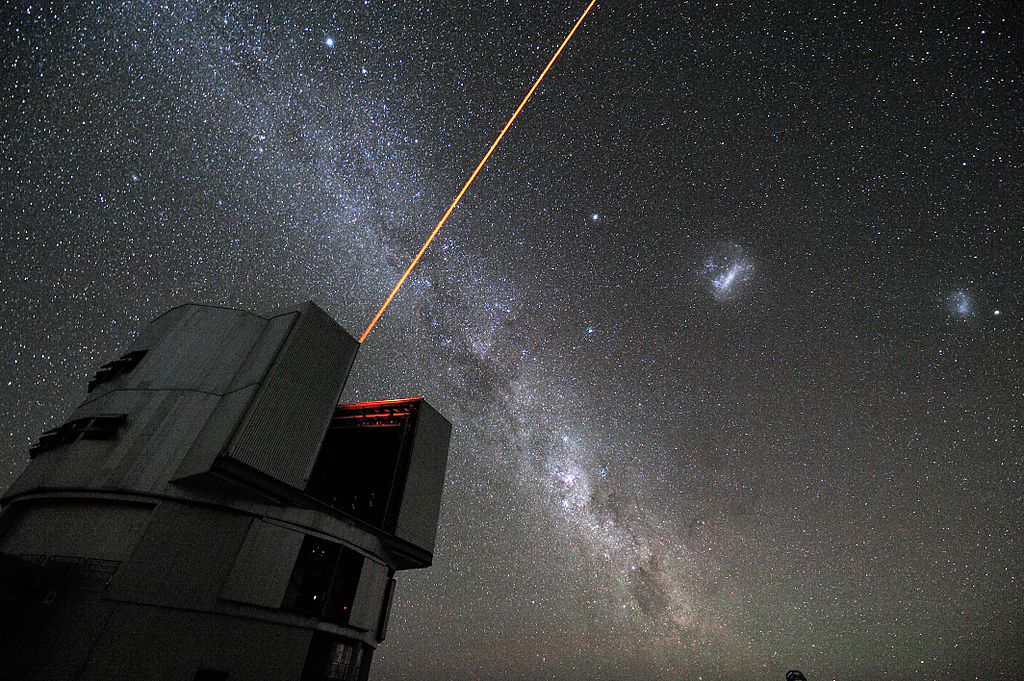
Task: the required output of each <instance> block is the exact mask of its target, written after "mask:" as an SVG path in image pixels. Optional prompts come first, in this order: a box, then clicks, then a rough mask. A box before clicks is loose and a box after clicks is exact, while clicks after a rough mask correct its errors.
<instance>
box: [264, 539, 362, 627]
mask: <svg viewBox="0 0 1024 681" xmlns="http://www.w3.org/2000/svg"><path fill="white" fill-rule="evenodd" d="M362 570H363V556H362V555H361V554H359V553H357V552H355V551H353V550H352V549H349V548H346V547H343V546H341V545H339V544H335V543H334V542H329V541H326V540H324V539H320V538H318V537H306V539H305V540H304V541H303V542H302V547H301V548H300V549H299V555H298V557H297V558H296V559H295V567H294V568H293V569H292V575H291V578H290V579H289V580H288V588H287V589H286V590H285V594H284V600H283V601H282V602H281V608H282V609H283V610H291V611H292V612H298V613H302V614H304V615H311V616H314V617H319V618H321V619H324V620H329V621H331V622H336V623H338V624H347V623H348V619H349V616H350V615H351V614H352V603H353V602H354V601H355V597H356V589H357V588H358V587H359V576H360V574H361V573H362Z"/></svg>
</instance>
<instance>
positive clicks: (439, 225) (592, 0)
mask: <svg viewBox="0 0 1024 681" xmlns="http://www.w3.org/2000/svg"><path fill="white" fill-rule="evenodd" d="M596 2H597V0H590V4H589V5H587V8H586V9H585V10H583V14H581V15H580V18H579V19H577V20H576V23H575V24H574V25H573V27H572V30H570V31H569V34H568V35H566V36H565V40H563V41H562V44H561V45H559V46H558V49H557V50H556V51H555V54H554V56H553V57H551V61H549V62H548V65H547V66H545V67H544V70H543V71H541V72H540V75H539V76H537V80H535V81H533V86H532V87H531V88H530V91H529V92H527V93H526V96H525V97H523V101H521V102H519V106H518V107H516V110H515V113H513V114H512V117H511V118H509V119H508V123H506V124H505V127H504V128H502V129H501V132H500V133H498V136H497V138H495V140H494V142H493V143H492V144H491V148H490V149H488V150H487V153H486V154H484V157H483V158H482V159H480V163H478V164H477V166H476V169H475V170H474V171H473V174H472V175H470V176H469V179H468V180H466V184H464V185H462V191H460V192H459V194H458V196H456V197H455V200H454V201H452V205H450V206H448V210H446V211H445V213H444V215H443V216H442V217H441V220H440V222H438V223H437V226H436V227H434V231H433V232H431V233H430V236H428V237H427V240H426V242H425V243H424V244H423V247H422V248H420V251H419V253H417V254H416V257H414V258H413V259H412V262H411V263H409V267H407V268H406V270H405V274H403V275H402V278H401V279H399V280H398V283H397V284H395V288H393V289H392V290H391V294H390V295H389V296H388V297H387V300H385V301H384V304H383V305H381V306H380V309H379V310H377V314H376V316H374V318H373V321H371V322H370V325H369V326H367V327H366V331H363V335H362V336H360V337H359V342H360V343H362V342H363V341H365V340H366V337H367V336H369V335H370V331H371V330H372V329H373V327H374V326H375V325H376V324H377V322H378V321H379V320H380V318H381V317H382V316H383V315H384V310H386V309H388V305H390V304H391V301H392V300H394V299H395V296H396V295H398V289H400V288H402V284H404V283H405V280H406V279H408V278H409V274H410V273H411V272H412V271H413V268H415V267H416V265H417V263H419V261H420V258H422V257H423V254H424V253H425V252H426V250H427V248H429V247H430V242H432V241H433V240H434V237H436V236H437V234H438V232H440V231H441V228H442V227H444V223H445V222H447V221H448V216H450V215H451V214H452V211H454V210H455V206H457V205H459V201H461V200H462V196H463V195H464V194H465V193H466V190H467V189H469V185H471V184H473V180H475V179H476V176H477V174H479V172H480V169H481V168H483V167H484V164H485V163H487V159H489V158H490V157H491V154H492V153H494V150H495V148H497V146H498V143H499V142H501V138H502V137H504V136H505V133H506V132H508V129H509V128H511V127H512V123H513V122H514V121H515V120H516V117H517V116H518V115H519V112H520V111H522V110H523V107H524V106H526V102H527V101H529V99H530V96H531V95H533V91H534V90H536V89H537V86H538V85H540V81H542V80H543V79H544V76H546V75H547V73H548V70H549V69H550V68H551V65H552V64H554V63H555V60H556V59H558V55H560V54H562V50H563V49H565V46H566V45H568V44H569V40H570V39H571V38H572V36H573V34H574V33H576V29H577V28H579V27H580V24H582V23H583V20H584V19H585V18H586V17H587V14H589V13H590V8H591V7H593V6H594V4H595V3H596Z"/></svg>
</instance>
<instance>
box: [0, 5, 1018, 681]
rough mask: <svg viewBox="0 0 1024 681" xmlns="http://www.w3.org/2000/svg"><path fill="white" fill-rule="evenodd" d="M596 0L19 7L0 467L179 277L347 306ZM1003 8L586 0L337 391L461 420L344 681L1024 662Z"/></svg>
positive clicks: (18, 460)
mask: <svg viewBox="0 0 1024 681" xmlns="http://www.w3.org/2000/svg"><path fill="white" fill-rule="evenodd" d="M585 4H586V3H585V1H584V0H578V1H577V0H573V1H572V2H566V1H561V2H554V1H550V0H472V1H470V2H461V3H449V2H443V1H441V0H437V1H429V0H428V1H426V2H394V3H387V2H381V1H380V0H359V1H358V2H349V1H346V2H339V3H336V4H334V5H301V4H297V3H281V4H278V3H270V2H211V3H195V5H198V6H195V5H193V4H187V5H186V4H178V3H173V2H172V3H166V2H142V1H140V2H123V3H120V4H117V3H109V4H107V3H95V2H91V3H72V4H69V5H66V6H51V5H47V4H35V3H33V4H31V6H30V5H28V4H27V3H24V2H16V3H13V5H8V6H7V9H6V10H5V13H4V15H3V16H4V18H3V19H0V22H2V24H0V36H2V46H3V48H2V49H3V51H2V70H0V74H2V75H0V80H2V82H3V87H2V89H0V92H2V95H0V98H2V99H0V101H2V105H0V106H2V111H3V113H2V117H0V125H2V127H0V257H2V261H0V262H2V263H3V266H2V268H0V270H2V271H0V306H2V307H0V367H2V370H3V373H2V375H0V379H2V380H0V424H2V432H0V487H6V485H7V484H8V483H10V482H11V481H12V480H13V479H14V477H15V476H16V474H17V473H18V472H19V471H20V470H21V469H22V468H23V467H24V465H25V463H26V461H27V449H28V446H29V445H30V444H31V443H32V442H33V441H34V440H35V439H36V438H37V437H38V435H39V434H40V433H41V432H42V431H43V430H45V429H47V428H49V427H52V426H54V425H57V424H59V423H60V422H62V421H63V419H64V418H65V417H66V416H67V414H68V413H69V412H70V410H71V409H72V408H73V407H74V405H76V404H77V403H78V402H79V401H80V400H81V399H83V397H84V395H85V385H86V382H87V381H88V379H89V377H90V376H91V375H92V374H93V372H94V371H95V370H96V368H97V367H98V366H99V365H101V364H103V363H104V362H107V361H109V360H111V359H114V358H116V357H117V356H118V355H120V354H121V353H122V352H123V350H124V348H125V347H126V346H127V344H128V343H129V342H130V340H131V338H132V337H133V336H134V335H135V334H136V333H137V332H138V331H139V330H140V329H141V328H142V326H143V325H144V324H145V323H146V322H147V321H149V320H150V319H152V318H153V317H155V316H156V315H158V314H160V313H161V312H163V311H165V310H167V309H168V308H170V307H172V306H175V305H178V304H181V303H185V302H199V303H209V304H214V305H225V306H230V307H240V308H244V309H249V310H253V311H257V312H268V311H270V310H272V309H274V308H275V307H277V306H280V305H286V304H292V303H294V302H297V301H301V300H305V299H313V300H314V301H316V302H317V303H318V304H319V305H321V306H322V307H323V308H324V309H325V310H327V311H328V312H329V313H330V314H331V315H332V316H334V317H335V318H336V319H337V320H338V321H339V322H340V323H342V325H343V326H345V327H346V328H347V329H348V330H349V332H350V333H352V334H353V335H355V336H358V335H359V334H360V333H361V332H362V330H363V329H364V328H365V326H366V324H367V323H368V322H369V320H370V318H371V317H372V315H373V313H374V312H375V311H376V309H377V307H378V306H379V305H380V303H381V302H382V301H383V299H384V298H385V296H386V295H387V293H388V291H389V290H390V289H391V287H392V286H393V285H394V283H395V282H396V281H397V279H398V277H399V276H400V275H401V272H402V270H403V269H404V268H405V266H406V265H407V264H408V262H409V260H410V259H411V257H412V255H413V254H414V253H415V252H416V250H417V249H418V248H419V246H420V244H421V243H422V241H423V239H424V238H425V236H426V235H427V234H428V233H429V232H430V230H431V229H432V228H433V226H434V224H435V223H436V222H437V220H438V218H439V217H440V216H441V214H442V213H443V212H444V210H445V208H447V206H448V204H449V203H450V201H451V200H452V198H453V197H454V196H455V194H456V193H457V191H458V190H459V188H460V187H461V186H462V184H463V182H464V181H465V179H466V177H467V176H468V174H469V172H470V171H471V170H472V169H473V167H474V166H475V165H476V163H477V162H478V161H479V159H480V158H481V156H482V155H483V153H484V151H486V149H487V147H488V145H489V144H490V143H491V141H492V140H493V138H494V136H495V135H496V134H497V132H498V131H499V130H500V129H501V126H502V125H503V124H504V122H505V120H507V118H508V116H509V115H510V114H511V112H512V110H513V109H514V108H515V105H516V104H517V103H518V101H519V100H520V98H521V97H522V96H523V94H524V93H525V92H526V90H527V88H528V87H529V85H530V84H531V83H532V81H533V79H534V78H535V77H536V75H537V74H538V73H539V71H540V69H541V68H542V67H543V66H544V64H545V63H546V62H547V60H548V59H549V58H550V56H551V54H552V53H553V51H554V49H555V48H556V47H557V45H558V43H559V42H560V41H561V39H562V38H563V36H564V35H565V33H566V32H567V31H568V29H569V28H570V27H571V25H572V23H573V22H574V21H575V20H576V18H577V16H578V15H579V13H580V12H581V11H582V10H583V7H584V6H585ZM748 5H753V6H754V8H751V7H749V6H748ZM910 5H913V7H912V8H908V7H909V6H910ZM1015 12H1016V13H1018V14H1019V9H1017V8H1016V3H1013V2H1005V3H977V2H972V3H958V2H942V3H938V2H934V3H927V4H921V3H909V2H908V3H899V2H850V3H844V2H798V1H795V0H788V1H786V2H781V1H779V2H774V1H773V2H755V3H748V2H703V1H700V2H697V1H695V2H685V1H674V2H668V1H664V0H662V1H658V2H653V1H652V2H612V1H611V0H602V1H601V2H599V3H598V4H597V6H596V7H595V8H594V10H593V11H592V13H591V15H590V16H589V17H588V18H587V20H586V21H585V22H584V24H583V26H582V27H581V28H580V30H579V32H578V33H577V34H576V37H575V38H574V39H573V42H572V43H570V45H569V47H568V48H567V49H566V51H565V52H564V53H563V54H562V56H561V57H560V59H559V61H558V62H557V63H556V64H555V66H554V68H553V69H552V71H551V72H550V74H549V75H548V77H547V78H546V79H545V81H544V82H543V83H542V85H541V87H540V88H539V89H538V91H537V93H536V94H535V95H534V98H533V99H532V100H531V101H530V103H529V105H528V106H527V108H526V109H525V110H524V112H523V113H522V115H521V116H520V118H519V119H518V121H517V122H516V124H515V126H514V127H513V128H512V130H511V131H510V132H509V133H508V135H507V136H506V138H505V140H504V142H503V143H502V145H501V146H500V147H499V148H498V151H497V152H496V153H495V155H494V156H493V157H492V158H491V160H490V162H489V164H488V166H487V167H486V168H485V169H484V171H483V173H482V174H481V175H480V177H479V178H478V179H477V181H476V183H475V184H474V185H473V187H472V188H471V190H470V191H469V193H468V194H467V195H466V197H465V199H464V200H463V202H462V204H461V205H460V207H459V208H458V209H457V210H456V212H455V213H454V215H453V216H452V218H451V219H450V220H449V222H448V224H447V226H446V228H445V230H444V231H443V232H442V233H441V236H440V237H438V240H437V241H436V242H435V243H434V245H433V246H432V248H431V250H430V251H428V253H427V255H426V257H425V258H424V260H423V262H422V264H421V267H420V269H418V270H417V271H416V272H415V273H414V275H413V276H412V277H411V278H410V280H409V282H408V283H407V284H406V287H405V288H404V289H403V290H402V293H401V294H400V296H399V297H398V299H397V300H396V302H395V303H394V304H393V305H392V307H391V308H390V310H389V311H388V313H387V315H386V316H385V317H384V319H383V320H382V322H381V323H380V324H379V325H378V326H377V327H376V328H375V329H374V331H373V333H371V335H370V336H369V338H368V339H367V341H366V343H365V344H364V346H363V348H362V350H361V351H360V354H359V356H358V358H357V360H356V365H355V368H354V370H353V374H352V377H351V379H350V381H349V385H348V387H347V388H346V391H345V395H344V399H345V400H346V401H357V400H364V399H375V398H392V397H410V396H426V397H427V399H428V401H429V402H430V403H431V404H433V405H435V406H436V407H437V408H438V409H439V410H440V411H441V412H442V413H443V414H445V416H446V417H447V418H448V419H449V420H450V421H452V423H453V424H454V435H453V439H452V445H451V453H450V458H449V468H448V479H447V484H446V487H445V495H444V502H443V506H442V511H441V527H440V532H439V539H438V546H437V550H436V553H435V561H434V565H433V567H431V568H429V569H427V570H423V571H419V572H409V573H403V574H401V575H400V576H399V590H398V595H397V597H396V603H395V608H394V611H393V615H392V619H391V628H390V631H389V635H388V639H387V641H386V642H385V643H384V644H383V645H382V646H381V647H380V648H379V649H378V652H377V654H376V656H375V658H374V663H373V669H372V673H371V679H372V680H374V681H384V680H389V681H390V680H395V681H405V680H408V681H412V680H413V679H417V680H427V681H433V680H441V679H453V680H455V681H470V680H478V679H479V680H481V681H504V680H506V679H508V680H511V679H523V680H525V681H535V680H537V681H539V680H540V679H565V680H568V681H585V680H591V679H593V680H595V681H615V680H619V679H637V678H642V679H654V680H666V681H667V680H669V679H672V680H675V679H688V680H699V679H707V680H709V681H710V680H712V679H721V680H725V681H753V680H760V679H765V680H768V679H774V680H776V681H781V679H782V678H783V677H784V674H785V672H786V670H787V669H793V668H798V669H801V670H802V671H803V672H804V673H805V674H806V675H807V677H808V679H810V681H820V680H824V679H833V678H836V679H851V680H852V679H893V680H903V679H908V680H921V681H924V680H930V679H937V680H950V681H954V680H956V681H959V680H963V679H973V678H983V679H1005V680H1020V679H1024V633H1022V632H1024V563H1022V560H1021V556H1022V553H1024V551H1022V546H1021V544H1022V541H1021V530H1022V526H1024V496H1022V495H1024V491H1022V489H1024V487H1022V484H1024V455H1022V446H1024V416H1022V400H1024V398H1022V388H1024V368H1022V364H1021V362H1020V359H1019V358H1020V357H1021V353H1022V350H1024V288H1022V284H1024V274H1022V267H1024V231H1022V230H1024V220H1022V219H1024V208H1022V196H1024V133H1022V121H1024V110H1022V109H1024V87H1022V83H1024V73H1022V70H1024V68H1022V67H1024V57H1022V50H1024V29H1022V25H1021V23H1020V20H1018V19H1016V18H1014V16H1013V15H1014V13H1015Z"/></svg>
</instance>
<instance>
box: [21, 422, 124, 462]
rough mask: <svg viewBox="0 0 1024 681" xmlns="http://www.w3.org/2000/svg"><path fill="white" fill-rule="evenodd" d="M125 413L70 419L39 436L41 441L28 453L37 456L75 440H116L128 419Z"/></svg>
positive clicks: (33, 456) (30, 448)
mask: <svg viewBox="0 0 1024 681" xmlns="http://www.w3.org/2000/svg"><path fill="white" fill-rule="evenodd" d="M127 418H128V417H127V415H125V414H101V415H99V416H87V417H85V418H81V419H75V420H73V421H68V422H67V423H65V424H64V425H62V426H58V427H57V428H53V429H52V430H48V431H46V432H45V433H43V434H42V435H40V436H39V442H37V443H35V444H34V445H32V446H31V447H29V450H28V454H29V456H30V457H32V458H35V457H36V456H38V455H39V454H42V453H43V452H47V451H49V450H51V449H56V448H57V447H60V446H62V445H66V444H70V443H72V442H74V441H75V440H78V439H82V440H114V439H116V438H117V433H118V430H120V428H121V426H123V425H124V423H125V421H126V420H127Z"/></svg>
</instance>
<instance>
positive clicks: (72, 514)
mask: <svg viewBox="0 0 1024 681" xmlns="http://www.w3.org/2000/svg"><path fill="white" fill-rule="evenodd" d="M17 508H20V509H21V510H20V512H18V515H17V516H16V517H15V519H14V522H13V523H12V524H11V526H10V527H8V528H7V531H6V532H4V533H3V534H2V535H0V553H7V554H12V555H43V556H71V557H82V558H96V559H101V560H125V559H126V558H127V557H128V556H129V555H130V554H131V552H132V550H133V549H134V548H135V545H136V543H137V542H138V541H139V538H140V537H141V536H142V532H143V530H144V529H145V528H146V523H147V521H148V520H149V516H150V513H151V512H152V507H150V506H144V505H138V504H107V503H84V502H83V503H76V502H70V503H55V504H47V505H45V506H44V505H35V504H24V505H22V506H19V507H16V508H15V509H13V510H16V509H17ZM16 512H17V511H16Z"/></svg>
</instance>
